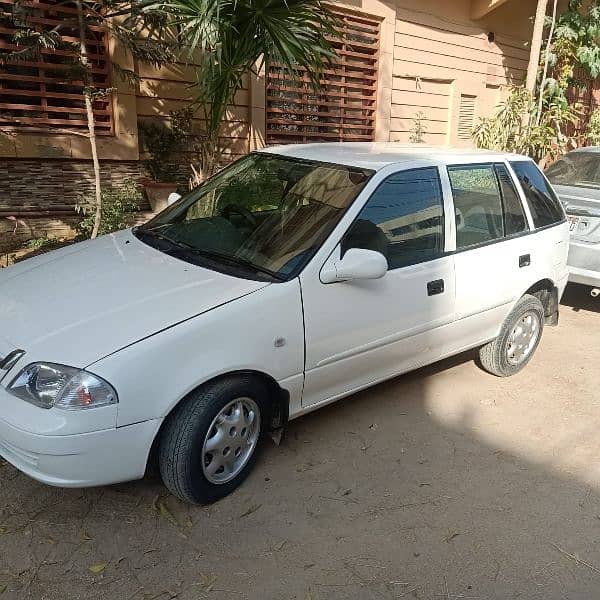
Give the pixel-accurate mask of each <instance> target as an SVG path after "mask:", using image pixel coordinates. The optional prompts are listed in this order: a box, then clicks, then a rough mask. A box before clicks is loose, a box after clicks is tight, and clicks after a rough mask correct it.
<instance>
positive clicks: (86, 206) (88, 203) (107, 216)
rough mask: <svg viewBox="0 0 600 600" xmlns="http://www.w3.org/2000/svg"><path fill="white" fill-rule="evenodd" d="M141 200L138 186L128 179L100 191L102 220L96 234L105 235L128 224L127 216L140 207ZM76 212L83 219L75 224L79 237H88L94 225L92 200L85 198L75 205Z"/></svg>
mask: <svg viewBox="0 0 600 600" xmlns="http://www.w3.org/2000/svg"><path fill="white" fill-rule="evenodd" d="M142 202H143V196H142V192H141V190H140V188H139V186H138V185H137V184H136V183H135V182H133V181H130V180H127V181H125V182H124V183H123V184H122V185H121V186H120V187H118V188H114V189H109V190H105V191H103V192H102V220H101V223H100V231H99V232H98V235H106V234H107V233H113V232H114V231H119V230H120V229H125V228H127V227H128V226H129V223H128V220H127V219H128V217H129V215H131V213H133V212H135V211H136V210H138V209H139V208H140V206H141V205H142ZM77 212H79V214H81V215H83V219H82V220H81V221H80V222H79V224H78V225H77V230H78V231H79V234H80V237H81V238H89V237H90V235H91V233H92V229H93V227H94V213H95V207H94V201H93V198H89V199H88V198H86V199H84V201H83V202H82V203H81V204H80V205H78V206H77Z"/></svg>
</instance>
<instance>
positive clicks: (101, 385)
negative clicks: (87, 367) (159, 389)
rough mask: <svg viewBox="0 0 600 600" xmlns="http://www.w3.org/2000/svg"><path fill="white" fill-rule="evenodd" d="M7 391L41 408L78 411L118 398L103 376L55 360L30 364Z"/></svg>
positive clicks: (115, 401) (106, 403)
mask: <svg viewBox="0 0 600 600" xmlns="http://www.w3.org/2000/svg"><path fill="white" fill-rule="evenodd" d="M7 390H8V391H9V392H10V393H11V394H13V395H14V396H17V397H18V398H21V399H22V400H25V401H27V402H31V403H32V404H35V405H36V406H40V407H41V408H52V407H56V408H64V409H67V410H76V409H81V408H96V407H98V406H107V405H109V404H115V403H117V402H118V401H119V399H118V397H117V392H115V390H114V388H113V387H112V386H111V385H110V384H109V383H108V382H106V381H104V379H100V377H97V376H96V375H93V374H92V373H88V372H87V371H82V370H81V369H76V368H74V367H66V366H64V365H55V364H53V363H33V364H31V365H28V366H27V367H25V368H24V369H23V370H22V371H21V372H20V373H19V374H18V375H17V376H16V377H15V379H14V380H13V382H12V383H11V384H10V385H9V386H8V388H7Z"/></svg>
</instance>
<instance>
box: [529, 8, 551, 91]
mask: <svg viewBox="0 0 600 600" xmlns="http://www.w3.org/2000/svg"><path fill="white" fill-rule="evenodd" d="M547 8H548V0H538V3H537V9H536V11H535V23H534V25H533V33H532V35H531V49H530V52H529V65H528V66H527V80H526V83H525V87H526V89H527V90H529V92H530V93H531V95H532V96H533V97H535V82H536V80H537V74H538V68H539V66H540V53H541V51H542V40H543V37H544V21H545V19H546V10H547Z"/></svg>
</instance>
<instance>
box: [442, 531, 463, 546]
mask: <svg viewBox="0 0 600 600" xmlns="http://www.w3.org/2000/svg"><path fill="white" fill-rule="evenodd" d="M457 535H460V531H456V529H453V530H451V531H449V532H448V533H447V534H446V537H445V538H444V539H445V540H446V542H448V543H450V542H451V541H452V540H453V539H454V538H455V537H456V536H457Z"/></svg>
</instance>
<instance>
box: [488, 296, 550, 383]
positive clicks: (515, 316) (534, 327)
mask: <svg viewBox="0 0 600 600" xmlns="http://www.w3.org/2000/svg"><path fill="white" fill-rule="evenodd" d="M543 329H544V307H543V306H542V303H541V302H540V300H539V298H537V297H536V296H531V295H529V294H526V295H525V296H523V297H522V298H521V299H520V300H519V301H518V302H517V304H516V306H515V307H514V308H513V310H512V311H511V312H510V314H509V315H508V317H506V320H505V321H504V323H503V324H502V328H501V329H500V334H499V335H498V337H497V338H496V339H494V340H492V341H491V342H489V343H488V344H486V345H485V346H483V347H482V348H481V349H480V350H479V359H480V361H481V366H482V367H483V368H484V369H485V370H486V371H488V372H489V373H492V374H493V375H497V376H498V377H510V376H511V375H515V374H516V373H518V372H519V371H521V369H523V368H524V367H525V365H526V364H527V363H528V362H529V361H530V360H531V358H532V357H533V355H534V354H535V351H536V350H537V347H538V345H539V343H540V340H541V338H542V332H543Z"/></svg>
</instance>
